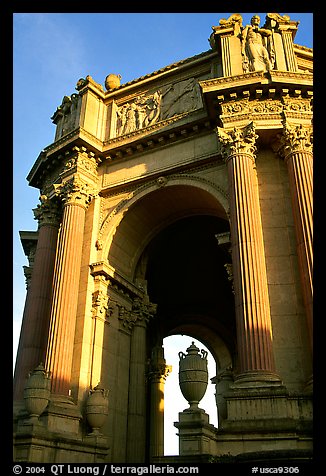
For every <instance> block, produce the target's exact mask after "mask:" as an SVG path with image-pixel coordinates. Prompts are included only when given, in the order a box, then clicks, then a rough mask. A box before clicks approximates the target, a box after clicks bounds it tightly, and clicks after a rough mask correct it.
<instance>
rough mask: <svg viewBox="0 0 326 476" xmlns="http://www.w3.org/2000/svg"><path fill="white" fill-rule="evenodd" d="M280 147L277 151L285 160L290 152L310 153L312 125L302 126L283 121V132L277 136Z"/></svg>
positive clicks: (311, 147)
mask: <svg viewBox="0 0 326 476" xmlns="http://www.w3.org/2000/svg"><path fill="white" fill-rule="evenodd" d="M279 139H280V144H281V145H280V147H279V148H278V150H277V152H278V153H279V155H280V156H281V157H283V158H284V159H285V160H287V159H288V158H289V156H290V155H291V154H294V153H296V152H304V153H309V154H312V150H313V128H312V126H303V125H302V124H290V123H289V122H288V121H284V123H283V132H282V134H280V136H279Z"/></svg>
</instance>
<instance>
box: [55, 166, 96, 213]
mask: <svg viewBox="0 0 326 476" xmlns="http://www.w3.org/2000/svg"><path fill="white" fill-rule="evenodd" d="M53 186H54V189H55V193H56V195H57V196H58V197H59V198H61V200H62V202H63V206H66V205H77V206H80V207H82V208H84V209H87V207H88V205H89V204H90V202H91V200H92V198H93V197H95V195H96V194H97V190H96V188H95V187H94V185H93V184H91V183H89V182H88V181H86V180H85V179H84V178H82V177H81V176H80V175H79V174H75V175H73V176H72V177H71V178H70V179H69V180H66V181H64V182H62V183H61V184H54V185H53Z"/></svg>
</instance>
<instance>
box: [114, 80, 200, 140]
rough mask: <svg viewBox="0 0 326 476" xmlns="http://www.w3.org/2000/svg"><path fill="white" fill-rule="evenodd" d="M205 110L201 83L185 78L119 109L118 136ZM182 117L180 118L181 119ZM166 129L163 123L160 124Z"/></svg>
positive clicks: (137, 98) (117, 119)
mask: <svg viewBox="0 0 326 476" xmlns="http://www.w3.org/2000/svg"><path fill="white" fill-rule="evenodd" d="M202 107H203V103H202V99H201V95H200V91H199V87H198V82H197V81H196V80H195V78H190V79H185V80H182V81H178V82H175V83H171V84H168V85H165V86H163V87H162V88H161V89H159V90H157V91H154V92H153V93H152V94H142V95H139V96H137V97H136V98H134V99H133V100H132V101H130V102H127V103H125V104H122V105H120V106H119V107H117V110H116V114H117V118H116V130H115V136H116V137H120V136H127V137H128V138H130V135H129V134H131V133H134V132H135V131H139V130H141V129H146V131H147V132H148V131H149V130H151V129H148V127H151V126H153V125H155V124H156V123H157V122H162V121H166V120H167V119H171V118H174V117H175V116H181V117H183V116H184V115H186V114H188V113H189V112H191V111H194V110H197V109H200V108H202ZM179 118H180V117H179ZM160 126H161V127H163V124H160Z"/></svg>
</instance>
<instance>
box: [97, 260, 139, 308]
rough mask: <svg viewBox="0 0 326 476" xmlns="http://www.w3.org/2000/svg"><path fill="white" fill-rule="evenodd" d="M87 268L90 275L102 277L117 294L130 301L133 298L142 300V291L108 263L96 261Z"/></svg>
mask: <svg viewBox="0 0 326 476" xmlns="http://www.w3.org/2000/svg"><path fill="white" fill-rule="evenodd" d="M89 267H90V274H91V275H92V276H93V277H94V278H95V277H96V276H103V277H104V278H105V279H106V280H107V281H108V282H109V285H110V286H111V287H113V288H114V289H115V290H116V291H117V292H120V293H122V294H123V295H124V296H125V297H127V298H129V299H131V300H133V299H135V298H140V299H143V297H144V291H142V290H140V289H139V288H138V287H137V286H135V285H134V284H133V283H131V282H130V281H129V280H128V279H127V278H125V277H124V276H122V275H121V274H120V273H119V272H118V271H117V270H116V269H115V268H113V267H112V266H110V265H109V264H108V263H106V262H104V261H98V262H94V263H92V264H90V265H89Z"/></svg>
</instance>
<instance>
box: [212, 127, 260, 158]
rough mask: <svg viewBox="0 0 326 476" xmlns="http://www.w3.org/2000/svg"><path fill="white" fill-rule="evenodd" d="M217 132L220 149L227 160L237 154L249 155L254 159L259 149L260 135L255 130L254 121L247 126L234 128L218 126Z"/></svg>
mask: <svg viewBox="0 0 326 476" xmlns="http://www.w3.org/2000/svg"><path fill="white" fill-rule="evenodd" d="M216 132H217V138H218V140H219V145H220V151H221V154H222V157H223V158H224V160H225V161H226V162H227V161H228V160H229V159H230V158H231V157H232V156H233V155H237V154H245V155H249V156H250V157H251V158H252V159H253V160H254V154H255V152H256V150H257V147H256V139H258V137H259V136H258V135H257V134H256V132H255V125H254V123H253V122H250V123H249V124H248V125H247V126H245V127H234V128H233V129H224V128H223V127H217V128H216Z"/></svg>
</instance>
